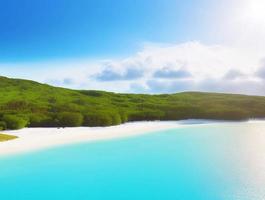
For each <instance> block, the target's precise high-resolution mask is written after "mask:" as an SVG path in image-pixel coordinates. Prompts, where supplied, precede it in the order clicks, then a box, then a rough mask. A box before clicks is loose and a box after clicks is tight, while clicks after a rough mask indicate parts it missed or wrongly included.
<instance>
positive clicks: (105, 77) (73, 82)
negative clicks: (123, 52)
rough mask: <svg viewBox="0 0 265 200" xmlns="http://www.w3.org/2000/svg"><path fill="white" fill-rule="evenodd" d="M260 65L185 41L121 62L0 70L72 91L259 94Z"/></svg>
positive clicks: (241, 51)
mask: <svg viewBox="0 0 265 200" xmlns="http://www.w3.org/2000/svg"><path fill="white" fill-rule="evenodd" d="M261 61H262V57H261V56H259V54H255V52H253V51H252V50H248V49H247V48H235V47H229V46H224V45H206V44H203V43H201V42H198V41H191V42H186V43H182V44H148V45H146V46H145V47H144V48H143V49H142V50H141V51H139V52H137V53H136V54H135V55H132V56H130V57H127V58H125V59H113V60H98V61H93V62H92V61H89V60H79V61H76V60H73V61H67V62H65V61H64V62H59V61H57V62H49V63H27V64H23V65H21V64H20V65H19V66H17V65H13V66H12V65H1V66H0V68H1V69H2V74H3V75H9V76H12V77H14V76H16V77H20V78H27V79H33V80H37V81H40V82H43V83H48V84H53V85H56V86H64V87H70V88H76V89H100V90H109V91H115V92H141V93H143V92H145V93H164V92H166V93H174V92H179V91H187V90H198V91H213V92H214V91H217V92H236V93H247V94H265V88H264V82H265V80H264V66H265V65H264V62H261ZM12 69H13V70H12ZM18 69H20V70H18ZM158 72H160V73H159V74H160V75H161V73H162V72H163V73H162V75H163V76H158V75H157V74H158ZM165 75H166V76H167V77H165ZM168 77H170V78H168Z"/></svg>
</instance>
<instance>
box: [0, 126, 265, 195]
mask: <svg viewBox="0 0 265 200" xmlns="http://www.w3.org/2000/svg"><path fill="white" fill-rule="evenodd" d="M264 188H265V123H222V124H210V125H191V126H187V127H185V128H179V129H174V130H167V131H160V132H157V133H154V134H147V135H143V136H137V137H133V138H126V139H119V140H111V141H104V142H95V143H83V144H77V145H71V146H65V147H60V148H54V149H49V150H45V151H40V152H35V153H30V154H24V155H17V156H12V157H5V158H0V199H3V200H20V199H23V200H24V199H25V200H33V199H34V200H43V199H45V200H46V199H49V200H51V199H63V200H69V199H73V200H79V199H82V200H83V199H86V200H88V199H89V200H90V199H91V200H99V199H100V200H101V199H102V200H149V199H150V200H156V199H157V200H158V199H159V200H171V199H172V200H264V199H265V189H264Z"/></svg>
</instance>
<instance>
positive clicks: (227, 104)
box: [0, 77, 265, 129]
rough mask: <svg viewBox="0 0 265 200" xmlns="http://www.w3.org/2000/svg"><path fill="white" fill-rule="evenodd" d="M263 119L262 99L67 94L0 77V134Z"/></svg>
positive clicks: (209, 95) (213, 95)
mask: <svg viewBox="0 0 265 200" xmlns="http://www.w3.org/2000/svg"><path fill="white" fill-rule="evenodd" d="M261 117H265V97H259V96H246V95H232V94H217V93H201V92H184V93H177V94H162V95H146V94H117V93H111V92H103V91H86V90H71V89H65V88H58V87H52V86H49V85H46V84H40V83H37V82H34V81H28V80H21V79H10V78H5V77H0V129H19V128H23V127H25V126H28V127H68V126H70V127H73V126H109V125H116V124H120V123H123V122H126V121H141V120H179V119H191V118H192V119H222V120H223V119H225V120H244V119H248V118H261Z"/></svg>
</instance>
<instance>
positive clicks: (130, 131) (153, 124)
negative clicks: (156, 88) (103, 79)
mask: <svg viewBox="0 0 265 200" xmlns="http://www.w3.org/2000/svg"><path fill="white" fill-rule="evenodd" d="M259 122H261V123H264V120H249V121H248V123H259ZM216 123H233V122H228V121H215V120H180V121H143V122H130V123H125V124H121V125H117V126H110V127H73V128H24V129H21V130H12V131H2V133H4V134H9V135H14V136H17V137H18V138H17V139H14V140H9V141H6V142H0V156H6V155H13V154H20V153H26V152H30V151H36V150H42V149H46V148H52V147H56V146H61V145H67V144H74V143H80V142H90V141H91V142H92V141H99V140H111V139H118V138H124V137H133V136H137V135H142V134H149V133H153V132H156V131H161V130H167V129H174V128H180V127H185V126H191V125H192V126H195V125H196V126H201V125H209V124H216Z"/></svg>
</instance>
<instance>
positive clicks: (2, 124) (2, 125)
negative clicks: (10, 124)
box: [0, 121, 7, 131]
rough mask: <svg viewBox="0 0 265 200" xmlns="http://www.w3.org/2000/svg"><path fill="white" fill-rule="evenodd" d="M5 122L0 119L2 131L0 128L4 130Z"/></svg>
mask: <svg viewBox="0 0 265 200" xmlns="http://www.w3.org/2000/svg"><path fill="white" fill-rule="evenodd" d="M6 128H7V127H6V123H5V122H3V121H0V131H2V130H6Z"/></svg>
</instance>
